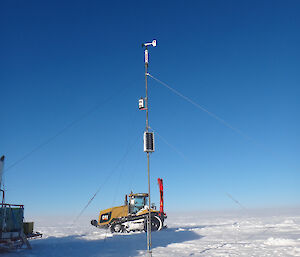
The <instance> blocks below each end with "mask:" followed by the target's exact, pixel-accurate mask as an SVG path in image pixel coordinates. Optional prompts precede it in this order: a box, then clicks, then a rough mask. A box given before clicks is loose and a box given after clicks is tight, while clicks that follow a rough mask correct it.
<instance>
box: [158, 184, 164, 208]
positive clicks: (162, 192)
mask: <svg viewBox="0 0 300 257" xmlns="http://www.w3.org/2000/svg"><path fill="white" fill-rule="evenodd" d="M157 182H158V186H159V193H160V194H159V195H160V201H159V203H160V204H159V211H160V212H161V213H164V186H163V180H162V178H158V179H157Z"/></svg>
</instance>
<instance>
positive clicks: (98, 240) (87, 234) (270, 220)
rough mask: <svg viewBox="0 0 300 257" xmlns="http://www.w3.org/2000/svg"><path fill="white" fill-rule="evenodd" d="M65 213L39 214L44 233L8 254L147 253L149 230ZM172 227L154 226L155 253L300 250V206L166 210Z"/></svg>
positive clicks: (87, 256) (284, 253)
mask: <svg viewBox="0 0 300 257" xmlns="http://www.w3.org/2000/svg"><path fill="white" fill-rule="evenodd" d="M90 219H91V217H87V218H82V219H81V220H80V221H79V222H77V223H76V225H72V222H68V221H66V220H68V219H66V218H62V219H59V218H56V219H53V217H52V218H48V219H46V218H39V219H35V223H36V225H35V230H36V231H39V232H41V233H43V238H42V239H36V240H32V241H31V245H32V248H33V249H32V250H27V249H21V250H18V251H13V252H3V251H2V252H0V253H1V256H5V257H6V256H9V257H16V256H18V257H25V256H26V257H67V256H72V257H79V256H83V257H99V256H145V255H146V251H145V249H146V234H145V233H139V232H135V233H129V234H111V233H110V232H109V231H106V230H100V229H97V228H95V227H92V226H91V225H90V224H89V222H90ZM166 223H167V225H168V228H167V229H165V230H163V231H159V232H154V233H153V234H152V236H153V256H259V257H262V256H272V257H273V256H283V257H288V256H300V212H299V210H298V211H296V212H295V211H293V213H290V214H287V213H281V214H279V213H277V211H276V210H273V211H269V212H249V211H247V212H245V213H244V214H243V213H224V212H222V213H214V214H212V213H188V214H187V213H181V214H175V213H168V219H167V222H166Z"/></svg>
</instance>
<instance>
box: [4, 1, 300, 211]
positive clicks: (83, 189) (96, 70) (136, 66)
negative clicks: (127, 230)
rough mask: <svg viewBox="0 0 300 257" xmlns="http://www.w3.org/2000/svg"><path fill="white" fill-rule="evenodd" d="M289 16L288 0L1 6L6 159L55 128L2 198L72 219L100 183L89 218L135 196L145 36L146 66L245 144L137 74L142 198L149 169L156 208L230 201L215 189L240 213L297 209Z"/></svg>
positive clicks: (298, 63) (292, 15)
mask: <svg viewBox="0 0 300 257" xmlns="http://www.w3.org/2000/svg"><path fill="white" fill-rule="evenodd" d="M299 11H300V3H299V1H188V2H183V1H178V2H177V1H170V2H168V1H164V2H161V1H151V2H142V1H130V2H124V1H110V2H100V1H88V2H87V1H43V2H41V1H26V2H25V1H5V2H2V3H1V8H0V24H1V28H0V30H1V41H0V46H1V47H0V51H1V59H0V69H1V76H0V87H1V117H2V118H1V130H0V131H1V133H0V142H1V144H0V153H1V154H5V155H6V167H9V166H10V165H12V164H14V163H15V162H16V161H18V160H20V159H21V158H22V157H23V156H24V155H26V154H27V153H30V151H32V150H33V149H35V148H36V147H37V146H39V145H40V144H42V143H43V142H46V141H47V140H48V139H51V138H52V137H53V136H55V135H56V134H57V133H59V132H60V131H61V130H63V133H61V134H60V135H59V136H57V137H55V139H53V140H51V141H50V142H49V143H47V144H45V145H44V146H43V147H41V148H40V149H39V150H38V151H35V152H34V153H32V154H31V155H30V156H28V158H26V159H24V160H23V161H21V162H19V163H18V164H17V165H15V166H14V167H12V168H11V169H9V170H7V172H5V175H4V179H5V187H6V189H7V201H9V202H13V203H23V204H25V205H26V213H28V214H33V213H34V214H40V215H44V214H57V213H60V214H74V215H77V214H78V213H79V212H80V211H81V209H82V208H83V206H84V205H85V204H86V203H87V201H88V200H89V199H90V198H91V196H92V195H93V194H94V193H95V191H96V190H97V189H98V188H99V187H100V186H101V190H100V192H99V194H98V195H97V197H96V198H95V200H94V201H93V203H92V204H91V205H90V206H89V208H88V210H87V213H90V214H91V215H95V216H97V212H98V210H100V209H103V208H107V207H110V206H112V205H118V204H122V202H123V197H124V194H126V193H129V192H130V191H131V190H133V191H135V192H143V191H147V173H146V171H147V170H146V169H147V167H146V155H145V153H144V152H143V145H142V134H143V131H144V128H145V113H144V112H142V111H139V110H138V108H137V104H138V99H139V98H140V97H141V96H144V63H143V62H144V60H143V59H144V57H143V49H142V47H141V44H142V43H143V42H148V41H151V40H152V39H154V38H155V39H157V42H158V46H157V47H156V48H152V49H150V66H149V72H150V73H151V74H152V75H153V76H155V77H157V78H158V79H160V80H162V81H164V82H165V83H167V84H168V85H170V86H171V87H173V88H174V89H176V90H178V91H179V92H181V93H182V94H183V95H185V96H187V97H189V98H190V99H192V100H193V101H194V102H196V103H197V104H199V105H201V106H203V107H205V108H206V109H208V110H209V111H211V112H212V113H215V114H216V115H218V116H219V117H221V118H222V119H224V120H225V121H226V122H228V123H229V124H231V125H232V126H233V127H235V128H238V129H239V130H241V131H242V132H243V133H244V134H245V135H247V137H249V138H251V139H250V140H249V139H248V138H247V137H245V136H242V135H240V134H239V133H236V132H235V131H233V130H231V129H230V128H228V127H226V126H224V125H223V124H222V123H220V122H219V121H217V120H216V119H214V118H212V117H211V116H209V115H207V114H206V113H205V112H202V111H201V110H200V109H197V108H195V106H193V105H191V104H190V103H188V102H186V101H185V100H184V99H182V98H180V97H178V96H177V95H175V94H174V93H172V92H171V91H169V90H168V89H166V88H165V87H163V86H161V85H160V84H159V83H157V82H156V81H154V80H153V79H151V78H149V94H150V96H149V97H150V113H149V117H150V126H151V127H152V128H153V129H154V130H155V131H156V132H157V133H156V152H155V153H154V154H152V156H151V178H152V182H151V186H152V199H153V200H154V201H155V202H156V203H157V204H158V203H159V201H158V197H159V195H158V187H157V183H156V179H157V178H158V177H162V178H163V179H164V183H165V201H166V211H168V210H169V211H176V210H211V209H231V208H232V209H236V208H239V206H237V204H235V203H234V202H233V201H232V200H231V199H230V198H229V197H228V196H227V195H226V193H229V194H230V195H232V196H233V197H234V198H236V199H237V200H238V201H239V202H241V203H242V204H243V205H244V206H246V207H247V208H255V207H274V206H276V207H284V206H299V204H300V202H299V199H300V189H299V181H300V172H299V168H300V165H299V154H300V150H299V130H300V123H299V110H300V103H299V96H300V89H299V82H300V77H299V68H300V50H299V45H300V34H299V26H300V17H299ZM90 110H93V111H90ZM87 113H88V115H85V114H87ZM74 121H76V122H75V123H73V122H74ZM69 124H73V125H72V126H69ZM65 128H67V129H65ZM179 152H180V153H179ZM124 155H126V156H125V158H123V157H124Z"/></svg>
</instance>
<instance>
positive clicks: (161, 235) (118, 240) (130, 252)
mask: <svg viewBox="0 0 300 257" xmlns="http://www.w3.org/2000/svg"><path fill="white" fill-rule="evenodd" d="M191 228H203V227H180V228H167V229H165V230H162V231H159V232H153V233H152V248H153V249H155V248H157V247H166V246H167V245H169V244H172V243H183V242H186V241H191V240H196V239H200V238H202V237H203V236H201V235H199V234H197V233H195V232H194V231H191V230H189V229H191ZM82 236H84V235H73V236H67V237H60V238H56V237H49V238H46V239H41V240H37V241H32V246H33V249H32V250H26V249H24V250H21V251H19V252H11V253H10V254H8V256H9V257H14V256H30V257H37V256H43V257H60V256H64V257H65V256H72V257H79V256H80V257H81V256H84V257H92V256H93V257H96V256H135V255H138V254H140V253H141V252H143V251H145V250H146V248H147V242H146V237H147V234H146V233H133V234H115V235H114V236H113V237H108V238H106V239H98V240H84V239H82V238H81V237H82ZM25 252H26V253H25ZM24 254H25V255H24Z"/></svg>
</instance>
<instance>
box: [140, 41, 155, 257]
mask: <svg viewBox="0 0 300 257" xmlns="http://www.w3.org/2000/svg"><path fill="white" fill-rule="evenodd" d="M148 46H153V47H156V40H153V41H152V42H151V43H144V44H142V47H143V48H145V87H146V96H145V98H141V99H139V109H140V110H146V129H145V132H144V152H146V153H147V169H148V201H149V207H148V210H149V216H148V219H147V250H148V253H149V255H150V256H152V251H151V248H152V240H151V197H150V153H152V152H154V133H153V132H150V131H149V118H148V113H149V106H148V82H147V76H148V63H149V54H148Z"/></svg>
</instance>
